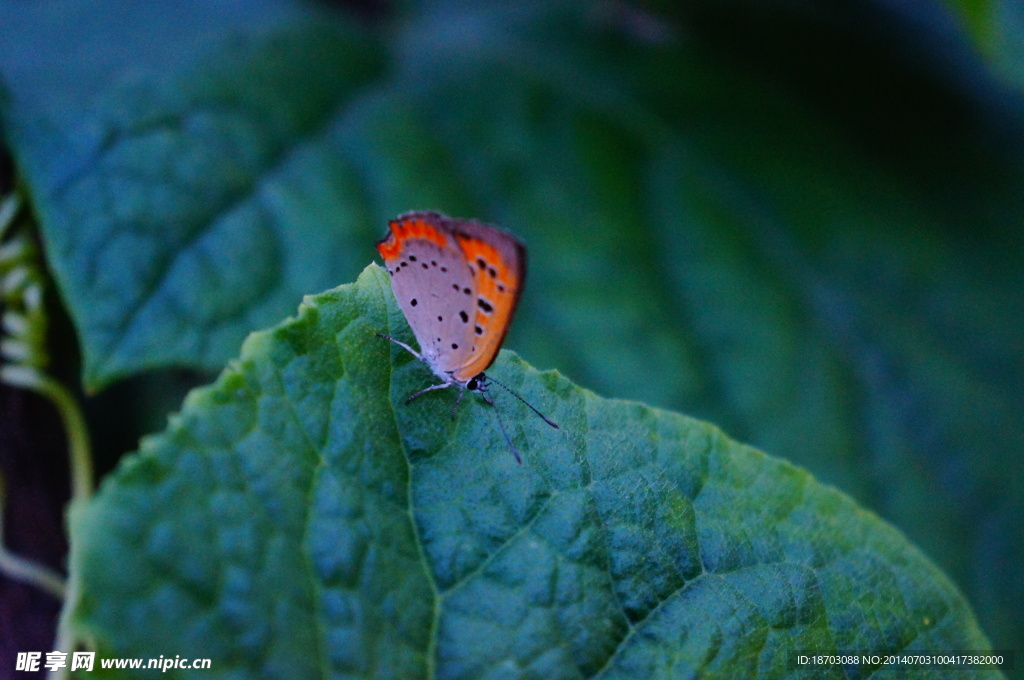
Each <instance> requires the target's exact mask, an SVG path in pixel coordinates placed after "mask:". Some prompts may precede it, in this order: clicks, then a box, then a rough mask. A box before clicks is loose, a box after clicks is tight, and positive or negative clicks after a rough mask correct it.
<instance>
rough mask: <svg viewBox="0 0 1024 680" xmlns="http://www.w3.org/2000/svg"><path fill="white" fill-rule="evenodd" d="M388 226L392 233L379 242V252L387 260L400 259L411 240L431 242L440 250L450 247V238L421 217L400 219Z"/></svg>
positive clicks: (392, 221) (389, 223)
mask: <svg viewBox="0 0 1024 680" xmlns="http://www.w3.org/2000/svg"><path fill="white" fill-rule="evenodd" d="M388 226H389V227H391V233H389V234H388V235H387V237H386V238H384V239H383V240H382V241H378V242H377V252H378V253H380V256H381V257H383V258H384V259H385V260H393V259H395V258H396V257H398V254H399V253H401V252H402V246H403V244H404V243H405V242H406V241H407V240H409V239H422V240H425V241H430V242H431V243H433V244H434V245H436V246H437V247H438V248H444V247H445V246H447V245H448V237H447V236H446V235H445V234H444V232H443V231H441V230H440V229H438V228H437V227H435V226H434V225H433V224H430V223H429V222H427V221H426V220H424V219H423V218H421V217H404V218H403V217H400V218H398V219H397V220H391V221H390V222H388Z"/></svg>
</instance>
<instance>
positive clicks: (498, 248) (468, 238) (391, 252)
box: [377, 211, 558, 463]
mask: <svg viewBox="0 0 1024 680" xmlns="http://www.w3.org/2000/svg"><path fill="white" fill-rule="evenodd" d="M388 226H389V228H390V231H389V232H388V235H387V236H386V237H384V238H383V239H382V240H381V241H379V242H378V243H377V252H379V253H380V256H381V257H382V258H383V259H384V266H385V268H386V269H387V272H388V276H389V277H390V279H391V290H392V291H393V292H394V294H395V300H396V301H397V302H398V306H399V308H400V309H401V310H402V313H403V314H405V318H406V320H407V321H408V322H409V326H410V327H411V328H412V332H413V335H415V336H416V342H417V343H418V344H419V346H420V351H419V352H417V351H416V350H414V349H413V348H412V347H410V346H409V345H407V344H405V343H404V342H402V341H400V340H396V339H395V338H392V337H391V336H389V335H385V334H383V333H378V334H377V335H379V336H380V337H382V338H386V339H387V340H390V341H391V342H393V343H395V344H396V345H398V346H399V347H402V348H403V349H405V350H407V351H408V352H409V353H411V354H412V355H413V356H414V357H416V358H417V359H419V360H420V361H422V362H423V363H425V364H426V365H427V367H428V368H430V370H431V371H433V373H434V375H436V376H437V377H438V378H439V379H440V380H441V382H440V383H438V384H436V385H431V386H429V387H425V388H424V389H422V390H419V391H418V392H416V393H414V394H412V395H411V396H410V397H409V398H408V399H406V402H405V403H406V404H409V403H410V402H411V401H412V400H413V399H415V398H416V397H418V396H420V395H422V394H425V393H427V392H432V391H434V390H441V389H446V388H449V387H457V388H458V390H459V396H458V397H457V398H456V400H455V405H454V406H453V407H452V418H453V419H454V418H455V413H456V410H457V409H458V407H459V404H460V403H461V402H462V397H463V395H464V394H465V393H466V391H467V390H468V391H470V392H476V393H478V394H480V395H481V397H482V398H483V400H484V402H485V403H486V404H487V405H488V406H491V407H493V406H494V400H493V399H491V397H490V396H489V393H488V389H489V386H490V383H491V382H494V383H495V384H497V385H499V386H500V387H502V388H503V389H505V390H507V391H508V392H509V393H511V394H512V395H513V396H515V397H516V398H517V399H519V400H520V401H522V402H523V403H524V404H526V405H527V406H528V407H529V408H530V409H532V410H533V412H534V413H536V414H537V415H538V416H540V417H541V419H543V420H544V422H545V423H547V424H548V425H550V426H551V427H553V428H556V429H557V428H558V425H556V424H555V423H554V422H552V421H551V420H549V419H548V418H547V417H546V416H544V415H543V414H542V413H541V412H540V411H538V410H537V409H536V408H534V407H533V406H532V405H530V404H529V403H528V402H527V401H526V400H524V399H523V398H522V397H520V396H519V395H518V394H516V393H515V392H514V391H512V390H511V389H509V388H508V387H506V386H505V385H503V384H502V383H500V382H498V381H497V380H494V378H491V377H489V376H487V375H485V374H484V371H485V370H487V369H488V368H489V367H490V366H491V364H493V363H494V359H495V358H496V357H497V356H498V350H499V349H501V344H502V342H503V341H504V340H505V335H506V334H507V333H508V329H509V326H510V325H511V323H512V316H513V315H514V314H515V310H516V306H517V305H518V304H519V298H520V297H521V295H522V290H523V284H524V283H525V280H526V246H524V245H523V244H522V242H521V241H519V239H517V238H516V237H515V236H513V235H511V234H509V233H507V232H504V231H502V230H500V229H498V228H496V227H493V226H491V225H487V224H482V223H480V222H477V221H475V220H462V219H453V218H450V217H446V216H445V215H442V214H440V213H437V212H427V211H417V212H409V213H405V214H403V215H399V216H398V217H396V218H395V219H393V220H391V222H389V223H388ZM495 415H497V416H498V424H499V426H500V428H501V432H502V434H503V435H504V437H505V441H506V442H507V443H508V445H509V447H510V448H511V449H512V453H513V455H515V458H516V461H517V462H519V463H522V459H521V458H520V456H519V452H518V451H517V450H516V448H515V446H514V445H513V444H512V440H511V438H510V437H509V436H508V433H507V431H506V430H505V425H504V423H503V422H502V420H501V416H500V414H498V412H497V410H495Z"/></svg>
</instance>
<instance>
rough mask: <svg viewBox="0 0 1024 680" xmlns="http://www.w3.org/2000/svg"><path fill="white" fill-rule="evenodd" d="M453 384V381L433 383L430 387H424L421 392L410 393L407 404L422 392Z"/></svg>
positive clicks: (440, 388)
mask: <svg viewBox="0 0 1024 680" xmlns="http://www.w3.org/2000/svg"><path fill="white" fill-rule="evenodd" d="M451 386H452V383H441V384H440V385H431V386H430V387H424V388H423V389H422V390H420V391H419V392H414V393H413V394H411V395H409V398H408V399H406V400H405V405H406V406H408V405H409V402H411V401H412V400H413V399H415V398H416V397H418V396H420V395H421V394H425V393H427V392H432V391H433V390H443V389H444V388H446V387H451Z"/></svg>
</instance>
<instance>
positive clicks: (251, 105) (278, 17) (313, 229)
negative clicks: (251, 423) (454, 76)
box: [0, 0, 381, 389]
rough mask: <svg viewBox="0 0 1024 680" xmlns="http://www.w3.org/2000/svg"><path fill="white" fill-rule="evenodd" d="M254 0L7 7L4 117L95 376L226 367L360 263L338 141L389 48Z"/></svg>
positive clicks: (95, 0)
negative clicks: (342, 121) (331, 143)
mask: <svg viewBox="0 0 1024 680" xmlns="http://www.w3.org/2000/svg"><path fill="white" fill-rule="evenodd" d="M241 7H242V6H240V5H238V4H237V3H225V2H220V3H201V2H196V3H193V2H178V3H168V4H166V5H162V6H160V7H155V6H154V7H153V8H152V9H149V10H146V9H143V8H142V6H140V7H137V8H133V9H132V10H131V11H128V12H125V9H124V7H123V3H120V2H113V1H111V0H91V1H89V2H82V3H61V2H44V3H36V4H31V5H27V4H16V5H13V6H7V7H5V9H4V10H3V11H2V13H0V25H3V26H4V39H3V40H0V45H2V46H0V70H2V73H3V75H4V78H5V80H6V81H7V84H8V87H9V89H10V93H9V97H8V101H7V102H6V106H5V107H4V112H3V113H4V115H3V118H4V122H5V124H6V127H7V135H8V139H9V143H10V145H11V148H12V149H13V151H14V153H15V155H16V157H17V161H18V164H19V171H20V173H22V174H23V176H24V177H25V182H26V186H27V188H28V190H29V191H30V192H31V194H32V197H33V205H34V207H35V209H36V210H37V211H38V213H39V217H40V222H41V225H42V229H43V236H44V238H45V241H46V246H47V253H48V257H49V259H50V263H51V266H52V267H53V271H54V275H55V277H56V279H57V283H58V285H59V287H60V291H61V293H62V295H63V296H64V299H65V301H66V304H67V307H68V310H69V311H70V313H71V316H72V318H73V320H74V321H75V324H76V326H77V328H78V330H79V333H80V335H81V342H82V351H83V355H84V357H83V358H84V381H85V384H86V385H87V386H88V387H91V388H93V389H98V388H101V387H104V386H106V385H108V384H109V383H110V382H111V381H113V380H115V379H118V378H121V377H124V376H127V375H131V374H134V373H137V372H140V371H143V370H145V369H149V368H154V367H159V366H167V365H175V364H177V365H182V364H185V365H191V366H195V367H201V368H208V369H216V368H220V367H221V366H222V365H223V362H224V360H225V359H226V358H227V357H228V356H230V355H231V354H232V353H233V352H234V351H236V349H237V347H238V343H239V342H240V340H241V339H242V338H243V337H245V334H246V333H248V332H249V331H250V330H252V329H253V328H256V327H259V326H260V325H264V324H266V323H268V322H270V321H272V320H273V319H277V318H280V317H281V316H283V315H284V314H286V313H287V312H288V310H290V309H292V308H293V307H294V304H295V301H296V300H297V299H299V298H300V297H301V296H302V295H303V294H304V293H307V292H309V291H310V290H318V289H321V288H323V287H325V286H328V285H332V284H333V283H334V282H336V281H337V280H338V278H337V277H338V275H339V274H341V273H345V274H347V275H351V273H352V272H353V271H355V269H356V264H355V262H354V261H353V259H352V257H353V256H355V255H356V254H357V253H359V252H361V248H362V244H363V243H364V242H365V241H366V240H367V238H368V237H367V234H366V233H365V232H363V231H360V229H361V227H362V226H364V225H367V224H368V220H366V219H365V205H364V202H363V201H362V200H361V198H360V197H359V196H357V195H354V194H353V192H352V190H351V187H352V185H353V181H354V174H353V173H354V171H353V170H352V168H351V167H350V166H348V165H346V163H345V162H344V161H343V160H342V159H340V158H338V157H336V156H335V155H332V154H330V153H328V152H327V150H326V149H325V140H326V139H328V138H329V137H330V136H331V134H332V128H333V126H334V125H335V123H336V120H337V118H338V116H339V115H340V112H343V111H344V110H345V108H346V106H347V105H348V103H349V102H350V101H351V99H352V98H353V97H354V95H355V93H357V92H358V91H359V90H360V89H361V87H363V86H364V85H365V83H366V82H367V80H368V79H369V78H370V77H371V76H372V75H373V74H374V73H375V72H377V71H378V70H379V69H380V66H381V59H380V53H379V50H378V49H377V48H376V46H375V45H374V44H373V42H371V41H370V40H367V39H366V38H363V37H360V36H359V35H358V34H356V33H355V32H354V31H352V30H350V29H346V27H345V26H344V25H342V24H341V23H339V22H338V21H337V20H336V19H332V18H328V17H324V16H317V15H315V14H312V13H310V12H303V11H299V10H298V9H296V8H295V7H294V6H292V5H289V4H287V3H273V2H270V3H262V4H260V3H256V4H255V5H254V6H253V7H252V8H251V9H249V10H246V11H242V10H241V9H240V8H241ZM69 11H70V12H71V13H72V19H73V20H72V19H68V17H67V16H66V12H69ZM41 35H42V36H45V37H44V38H41V37H40V36H41ZM54 61H57V62H58V64H59V66H57V67H55V66H54V65H53V63H52V62H54ZM376 231H377V230H376V229H374V230H373V232H374V233H375V232H376ZM356 244H358V246H357V245H356ZM356 260H358V261H359V262H362V261H363V260H364V257H363V256H362V255H358V257H356Z"/></svg>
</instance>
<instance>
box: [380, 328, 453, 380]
mask: <svg viewBox="0 0 1024 680" xmlns="http://www.w3.org/2000/svg"><path fill="white" fill-rule="evenodd" d="M377 337H378V338H384V339H385V340H390V341H391V342H393V343H395V344H396V345H398V346H399V347H401V348H402V349H404V350H405V351H407V352H408V353H409V354H411V355H413V356H414V357H416V358H417V359H419V360H420V361H423V357H422V356H421V355H420V353H419V352H417V351H416V350H414V349H413V348H412V347H409V345H407V344H405V343H404V342H402V341H401V340H395V339H394V338H393V337H391V336H390V335H384V334H383V333H377ZM445 387H447V385H446V386H445ZM425 391H426V390H424V392H425Z"/></svg>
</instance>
